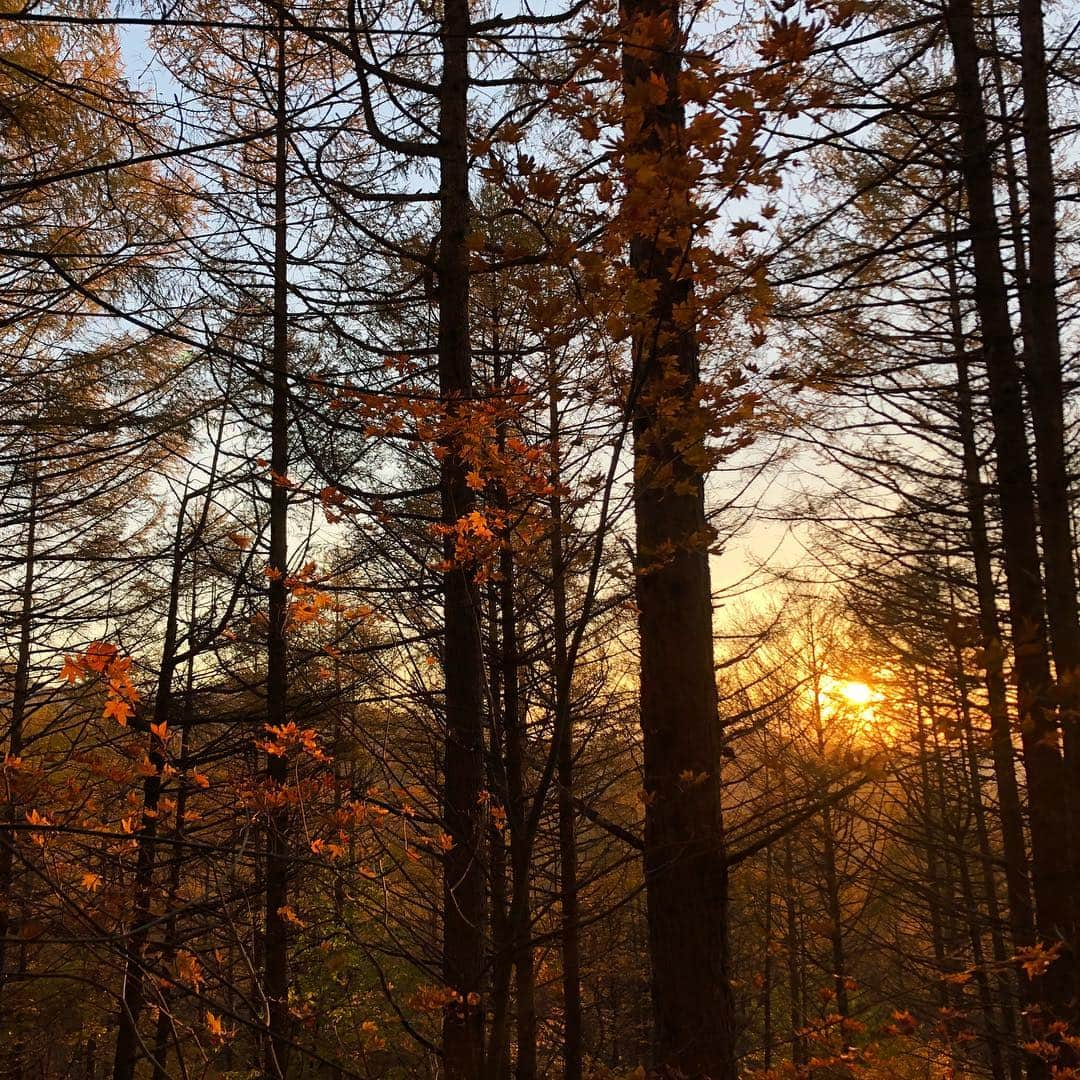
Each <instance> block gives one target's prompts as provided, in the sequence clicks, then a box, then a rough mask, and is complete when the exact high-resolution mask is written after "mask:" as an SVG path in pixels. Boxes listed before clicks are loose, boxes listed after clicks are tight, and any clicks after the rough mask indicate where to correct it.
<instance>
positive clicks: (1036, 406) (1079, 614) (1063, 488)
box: [1020, 0, 1080, 1021]
mask: <svg viewBox="0 0 1080 1080" xmlns="http://www.w3.org/2000/svg"><path fill="white" fill-rule="evenodd" d="M1020 59H1021V66H1020V83H1021V87H1022V89H1023V92H1024V111H1023V133H1024V157H1025V159H1026V162H1027V188H1028V199H1027V205H1028V276H1027V282H1026V288H1025V290H1024V292H1025V299H1026V303H1025V304H1024V306H1023V311H1024V313H1025V314H1026V316H1027V319H1028V320H1029V326H1028V327H1027V334H1026V337H1027V340H1028V342H1029V343H1030V347H1029V348H1027V349H1026V350H1025V355H1024V369H1025V373H1026V375H1027V384H1028V401H1029V403H1030V409H1031V419H1032V429H1033V431H1034V434H1035V465H1036V469H1035V475H1036V490H1037V494H1038V505H1039V526H1040V530H1041V535H1042V556H1043V570H1044V573H1045V577H1046V616H1047V625H1048V627H1049V630H1050V643H1051V646H1052V648H1053V652H1054V666H1055V669H1056V672H1055V673H1056V676H1057V690H1058V696H1059V701H1060V704H1061V714H1060V720H1061V731H1062V744H1063V747H1064V752H1065V769H1066V775H1067V784H1068V791H1067V799H1068V807H1069V811H1070V813H1071V815H1072V817H1071V823H1070V824H1071V827H1070V830H1069V832H1070V836H1071V837H1072V838H1073V847H1074V850H1073V852H1072V859H1073V863H1072V870H1073V883H1074V887H1073V890H1070V891H1074V890H1075V888H1076V887H1077V886H1080V835H1078V832H1077V830H1078V829H1080V606H1078V598H1077V592H1076V572H1075V566H1074V562H1073V558H1074V544H1073V531H1072V521H1071V519H1070V492H1069V478H1068V459H1067V452H1066V446H1065V388H1064V384H1063V381H1062V372H1061V340H1060V336H1059V332H1060V317H1059V312H1058V299H1057V213H1056V211H1057V199H1056V195H1055V190H1054V165H1053V149H1052V145H1051V139H1050V108H1049V101H1048V88H1047V68H1046V44H1045V41H1044V30H1043V14H1042V2H1041V0H1020ZM1075 918H1076V913H1075V912H1073V919H1074V920H1075ZM1074 933H1075V929H1074ZM1068 943H1069V946H1070V947H1071V948H1072V949H1074V950H1075V948H1076V946H1077V943H1076V941H1075V940H1073V939H1069V942H1068ZM1068 1018H1069V1019H1071V1020H1073V1021H1075V1020H1076V1018H1077V1013H1076V1009H1075V1008H1074V1009H1073V1010H1072V1012H1071V1013H1070V1014H1069V1017H1068Z"/></svg>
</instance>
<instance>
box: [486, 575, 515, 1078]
mask: <svg viewBox="0 0 1080 1080" xmlns="http://www.w3.org/2000/svg"><path fill="white" fill-rule="evenodd" d="M487 625H488V648H489V659H488V702H489V709H488V712H489V715H490V735H489V745H488V790H489V791H492V792H498V793H499V795H500V797H501V799H502V800H503V803H504V805H505V803H507V802H508V801H509V796H508V794H507V792H508V789H509V785H508V783H507V778H506V736H505V730H506V725H505V723H504V721H503V711H504V709H505V699H504V696H503V690H502V685H503V671H502V657H503V650H502V640H501V633H500V627H501V625H502V624H501V620H500V619H499V588H498V583H497V582H490V583H489V585H488V588H487ZM507 872H508V862H507V843H506V836H505V832H504V830H503V828H502V827H501V826H500V824H499V823H498V822H497V821H496V820H495V819H494V818H493V819H492V820H491V822H490V824H489V827H488V878H489V881H490V883H491V884H490V887H489V888H490V895H489V897H488V919H489V922H490V925H491V971H490V975H489V980H490V987H489V989H488V1007H489V1008H490V1010H491V1020H490V1023H489V1028H488V1033H487V1047H486V1050H485V1054H484V1066H485V1069H486V1072H485V1074H484V1075H485V1077H487V1078H489V1080H506V1077H508V1076H510V1073H511V1065H510V997H511V993H510V989H511V982H512V980H513V974H514V946H513V938H512V936H511V932H510V903H509V898H508V893H507Z"/></svg>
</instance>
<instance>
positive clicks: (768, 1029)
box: [761, 769, 774, 1072]
mask: <svg viewBox="0 0 1080 1080" xmlns="http://www.w3.org/2000/svg"><path fill="white" fill-rule="evenodd" d="M765 788H766V790H768V789H769V780H768V770H767V769H766V777H765ZM772 893H773V849H772V845H771V844H770V845H769V846H768V847H767V848H766V849H765V941H764V946H765V962H764V964H763V965H762V968H763V970H762V973H761V1013H762V1021H761V1027H762V1043H763V1044H764V1050H763V1061H762V1064H763V1065H764V1067H765V1070H766V1072H767V1071H768V1070H769V1069H771V1068H772V1058H773V1015H772V1006H773V1000H772V999H773V967H774V964H773V952H772V945H773V940H772V938H773V908H772Z"/></svg>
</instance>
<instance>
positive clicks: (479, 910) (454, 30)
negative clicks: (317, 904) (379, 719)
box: [438, 0, 484, 1080]
mask: <svg viewBox="0 0 1080 1080" xmlns="http://www.w3.org/2000/svg"><path fill="white" fill-rule="evenodd" d="M440 38H441V43H442V77H441V82H440V86H439V160H440V184H439V208H440V221H439V253H438V301H439V329H438V362H439V392H440V396H441V400H442V404H443V408H444V409H445V410H446V412H447V414H448V416H449V417H450V418H451V419H453V417H454V416H455V415H456V414H458V413H459V412H460V410H461V408H462V406H463V405H465V404H466V403H467V402H468V401H469V399H470V398H471V397H472V396H473V385H472V350H471V346H470V341H469V254H468V248H467V245H466V237H467V235H468V231H469V164H468V162H469V159H468V95H469V4H468V0H446V2H445V4H444V6H443V18H442V25H441V28H440ZM443 449H444V451H445V452H444V454H443V456H442V462H441V475H440V490H441V496H442V521H443V524H444V525H446V526H448V527H452V526H453V525H454V524H455V523H456V522H457V521H458V520H459V519H460V518H461V517H463V516H464V515H466V514H468V513H470V512H471V511H472V508H473V505H474V497H473V493H472V490H471V489H470V487H469V485H468V483H467V481H466V473H467V471H468V466H467V464H466V462H465V461H464V460H463V458H462V455H461V450H460V446H459V445H458V441H457V439H455V437H454V434H453V432H452V431H451V432H450V434H449V435H448V436H447V438H446V439H445V441H444V445H443ZM446 546H447V551H446V558H447V561H448V563H450V565H449V567H448V569H447V570H446V572H445V575H444V577H443V631H444V644H443V668H444V674H445V692H446V698H445V713H446V750H445V762H444V777H443V815H444V818H445V825H446V831H447V833H448V834H449V835H450V837H451V838H452V840H453V847H452V848H451V849H450V851H448V852H447V854H446V858H445V861H444V877H443V979H444V981H445V983H446V985H447V987H448V988H449V989H450V990H451V991H453V992H454V993H455V994H456V995H457V996H456V1000H455V1001H453V1002H451V1004H450V1005H449V1006H448V1007H447V1009H446V1012H445V1015H444V1017H443V1055H444V1062H445V1067H446V1076H447V1080H475V1078H476V1077H478V1076H480V1075H481V1070H482V1062H483V1049H484V1046H483V1039H484V1007H483V1002H482V999H481V994H482V985H481V980H482V976H483V967H484V937H483V928H484V865H483V844H482V829H481V825H480V820H479V806H478V802H479V799H480V794H481V791H482V789H483V785H484V745H483V742H484V738H483V668H484V657H483V645H482V642H481V637H480V605H479V597H478V593H477V588H476V583H475V581H474V575H473V572H472V569H471V567H470V566H468V565H458V564H456V563H455V562H454V560H455V558H456V555H455V548H454V543H453V536H452V535H448V536H447V540H446Z"/></svg>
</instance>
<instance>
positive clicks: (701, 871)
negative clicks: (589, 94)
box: [622, 0, 736, 1080]
mask: <svg viewBox="0 0 1080 1080" xmlns="http://www.w3.org/2000/svg"><path fill="white" fill-rule="evenodd" d="M622 16H623V33H624V45H623V78H624V85H625V102H624V137H625V142H626V151H627V156H628V158H634V157H635V156H638V155H639V156H640V157H641V159H642V160H645V161H649V162H655V163H656V165H657V170H656V171H657V173H658V175H660V176H663V177H666V178H668V180H669V186H668V190H664V188H665V181H660V182H658V183H657V184H655V185H653V184H651V183H649V186H647V187H646V186H645V185H646V183H647V181H646V180H645V179H644V178H643V175H642V174H643V173H648V172H650V170H642V169H637V168H634V169H628V170H627V200H628V204H630V205H631V206H632V207H633V208H634V211H633V212H634V213H635V218H636V217H637V213H636V212H637V211H638V210H639V209H643V208H645V207H651V210H647V211H646V212H645V214H644V215H643V216H644V217H646V218H647V217H648V215H649V213H651V214H652V215H653V217H652V220H651V222H649V224H647V225H640V224H637V225H635V226H633V231H634V235H633V236H632V237H631V239H630V255H629V257H630V265H631V267H632V269H633V271H634V273H635V275H636V278H637V281H638V282H639V283H640V284H641V287H642V289H643V291H645V292H646V293H647V294H649V295H651V296H652V298H653V299H652V303H651V310H650V311H649V313H648V316H647V317H646V318H645V319H642V320H641V321H640V323H639V324H638V325H637V326H636V328H635V332H634V334H633V341H632V353H633V357H632V382H631V388H630V400H631V406H632V409H633V430H634V514H635V522H636V526H637V550H636V564H637V565H636V585H637V605H638V631H639V637H640V646H641V726H642V733H643V751H644V767H645V776H644V782H645V859H644V863H645V883H646V891H647V897H648V925H649V952H650V959H651V963H652V1004H653V1017H654V1024H655V1028H654V1040H655V1059H656V1064H657V1067H658V1068H659V1069H660V1071H661V1072H667V1073H668V1074H670V1075H677V1074H679V1073H681V1074H683V1075H685V1076H686V1077H691V1078H701V1077H709V1078H711V1080H730V1078H733V1077H734V1075H735V1055H734V1040H735V1027H736V1025H735V1014H734V1004H733V999H732V993H731V987H730V984H729V976H728V962H729V944H728V926H727V919H728V912H727V908H728V876H727V875H728V871H727V864H726V859H725V851H724V834H723V825H722V814H721V777H720V765H721V744H722V740H721V727H720V721H719V717H718V715H717V695H716V679H715V671H714V660H713V638H712V591H711V585H710V580H709V555H708V547H709V544H710V542H711V538H712V533H711V531H710V529H709V526H708V523H707V521H706V517H705V499H704V466H703V464H702V463H701V462H702V460H703V458H704V457H705V456H706V455H705V448H704V446H703V445H702V441H703V434H702V433H703V431H704V429H705V427H706V425H705V423H704V420H703V417H702V415H701V411H700V409H701V407H700V404H699V403H698V402H697V400H696V398H695V391H696V389H697V386H698V383H699V369H698V347H697V341H696V336H695V332H694V328H693V327H692V326H687V325H686V320H685V319H683V318H682V317H681V316H682V314H683V313H685V311H686V310H687V308H688V306H689V301H691V299H692V286H691V283H690V281H689V280H687V278H686V277H685V276H683V275H680V274H679V272H678V270H677V267H678V266H679V265H680V262H681V259H682V257H683V256H684V254H685V253H684V251H683V245H682V244H681V243H680V241H679V237H678V231H679V229H680V227H681V226H682V224H683V222H684V221H685V218H686V208H687V206H688V205H689V193H688V179H687V173H686V170H685V166H686V149H685V131H686V119H685V111H684V108H683V104H682V100H681V95H680V89H679V73H680V70H681V67H682V49H683V36H682V31H681V28H680V18H679V9H678V5H677V2H674V0H625V2H624V4H623V8H622ZM650 83H651V84H652V85H653V86H655V85H660V86H662V87H663V88H664V90H665V91H666V93H665V94H664V95H663V97H664V100H663V101H662V102H660V103H656V98H657V97H658V96H660V95H657V94H655V93H645V92H643V88H644V87H646V86H648V85H649V84H650ZM654 200H655V202H654Z"/></svg>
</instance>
